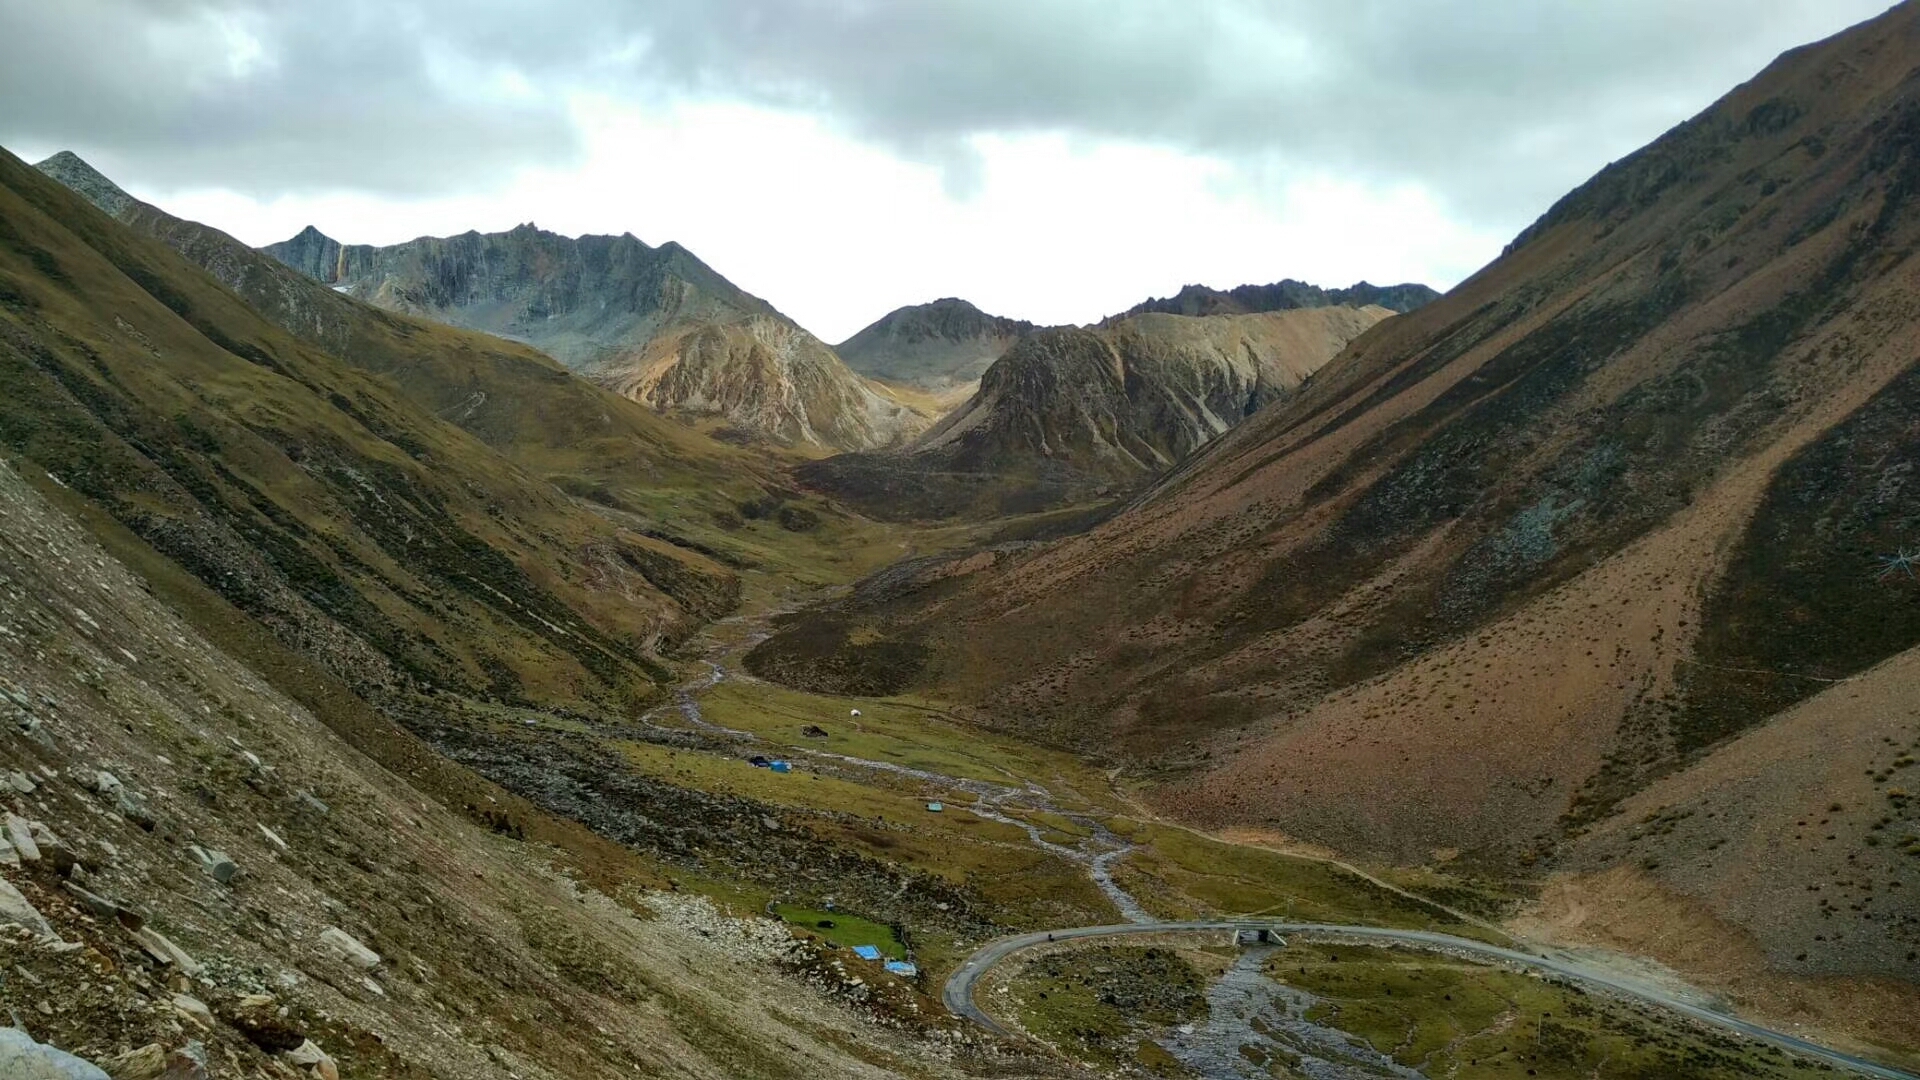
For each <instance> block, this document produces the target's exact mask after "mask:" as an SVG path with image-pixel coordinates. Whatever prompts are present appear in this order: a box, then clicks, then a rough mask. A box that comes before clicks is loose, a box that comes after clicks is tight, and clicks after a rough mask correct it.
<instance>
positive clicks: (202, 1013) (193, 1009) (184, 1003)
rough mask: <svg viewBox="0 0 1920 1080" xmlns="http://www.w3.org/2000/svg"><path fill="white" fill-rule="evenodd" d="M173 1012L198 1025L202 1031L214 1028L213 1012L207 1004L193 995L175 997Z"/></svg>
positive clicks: (177, 995)
mask: <svg viewBox="0 0 1920 1080" xmlns="http://www.w3.org/2000/svg"><path fill="white" fill-rule="evenodd" d="M173 1011H174V1012H177V1013H179V1014H180V1015H181V1016H184V1017H186V1018H187V1019H188V1020H191V1021H193V1022H194V1023H195V1024H198V1025H199V1026H200V1027H201V1028H202V1029H211V1028H212V1027H213V1010H212V1009H209V1008H207V1003H206V1002H204V1001H201V1000H200V999H199V998H197V997H194V996H193V995H192V994H175V995H173Z"/></svg>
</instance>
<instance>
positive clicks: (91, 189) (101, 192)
mask: <svg viewBox="0 0 1920 1080" xmlns="http://www.w3.org/2000/svg"><path fill="white" fill-rule="evenodd" d="M34 168H36V169H39V170H40V171H41V172H42V173H45V174H46V175H48V176H51V177H52V178H54V179H55V180H58V181H60V183H61V184H63V185H65V186H66V187H67V188H69V189H71V190H72V191H73V192H74V193H75V194H77V195H79V196H80V197H81V198H83V199H85V200H87V201H88V202H90V203H92V204H93V205H95V206H97V207H99V208H100V209H101V210H104V211H106V213H107V215H108V216H109V217H116V218H117V217H120V216H122V215H124V214H125V213H126V212H127V211H128V210H129V209H130V208H132V207H133V206H134V205H135V204H136V203H137V202H138V201H139V200H137V199H135V198H134V197H133V196H131V195H129V194H127V193H126V192H124V191H122V190H120V185H118V184H116V183H114V182H113V181H111V180H109V179H107V178H106V177H105V176H104V175H102V174H101V172H100V170H98V169H96V168H94V167H93V166H91V165H89V164H87V163H86V161H84V160H83V159H82V158H81V157H80V155H78V154H76V153H74V152H73V151H71V150H62V151H60V152H59V153H57V154H55V155H53V156H52V157H50V158H48V159H46V160H45V161H42V162H40V163H39V164H38V165H35V166H34Z"/></svg>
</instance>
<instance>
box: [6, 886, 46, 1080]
mask: <svg viewBox="0 0 1920 1080" xmlns="http://www.w3.org/2000/svg"><path fill="white" fill-rule="evenodd" d="M0 923H11V924H12V925H14V926H24V927H26V928H27V929H29V930H31V931H33V932H34V933H35V934H38V935H40V936H41V937H54V936H55V934H54V932H53V925H52V924H51V923H49V922H47V917H46V916H45V915H42V914H40V909H38V908H36V907H34V906H33V905H32V904H31V903H29V902H28V901H27V898H26V897H25V896H23V895H21V893H20V890H19V889H16V888H14V887H13V883H12V882H10V881H8V880H7V879H6V878H0ZM5 1075H6V1073H4V1072H0V1076H5Z"/></svg>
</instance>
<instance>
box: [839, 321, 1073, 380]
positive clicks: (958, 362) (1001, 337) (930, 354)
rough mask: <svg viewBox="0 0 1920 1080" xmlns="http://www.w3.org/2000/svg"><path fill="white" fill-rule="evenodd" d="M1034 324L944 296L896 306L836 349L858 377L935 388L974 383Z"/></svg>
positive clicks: (1028, 331)
mask: <svg viewBox="0 0 1920 1080" xmlns="http://www.w3.org/2000/svg"><path fill="white" fill-rule="evenodd" d="M1034 330H1035V327H1034V325H1033V324H1032V323H1030V322H1025V321H1022V320H1018V319H1004V318H1001V317H1000V316H997V315H989V314H987V313H986V312H984V311H981V310H980V309H979V308H977V307H974V306H973V305H972V304H969V303H968V302H966V301H965V300H959V299H954V298H952V297H948V298H946V299H943V300H935V301H933V302H932V303H930V304H915V305H913V306H911V307H903V308H897V309H895V310H893V311H890V312H888V313H887V314H886V315H884V316H882V317H881V318H880V319H879V320H878V321H877V322H875V323H874V324H873V325H871V326H869V327H867V328H866V329H864V330H862V331H860V332H859V333H857V334H855V335H853V336H852V337H850V338H848V339H847V340H845V341H843V342H841V343H840V344H839V345H838V346H836V347H835V351H836V352H838V353H839V354H840V356H841V358H842V359H844V360H846V362H847V366H849V367H851V368H853V370H855V371H858V372H860V373H861V374H862V375H871V376H873V377H875V378H878V379H888V380H891V381H894V382H903V383H909V384H911V385H914V386H918V387H920V388H922V389H925V390H932V391H935V392H938V391H942V390H948V389H951V388H953V387H957V386H963V385H965V384H967V383H972V382H977V381H978V380H979V378H980V376H981V375H982V374H984V373H985V372H986V370H987V368H988V367H989V366H990V365H992V363H993V362H994V361H995V360H998V359H999V358H1000V354H1001V353H1004V352H1006V351H1007V349H1008V348H1009V347H1010V346H1011V345H1012V344H1013V343H1014V342H1015V341H1018V340H1019V339H1020V338H1021V337H1022V336H1024V335H1026V334H1030V333H1032V332H1033V331H1034Z"/></svg>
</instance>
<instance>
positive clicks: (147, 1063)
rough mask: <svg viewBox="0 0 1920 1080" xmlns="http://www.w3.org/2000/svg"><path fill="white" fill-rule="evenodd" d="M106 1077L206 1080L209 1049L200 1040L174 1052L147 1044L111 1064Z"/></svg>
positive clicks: (121, 1078)
mask: <svg viewBox="0 0 1920 1080" xmlns="http://www.w3.org/2000/svg"><path fill="white" fill-rule="evenodd" d="M107 1075H109V1076H111V1077H112V1078H113V1080H207V1049H206V1047H204V1046H202V1045H201V1044H200V1043H199V1042H197V1041H195V1042H189V1043H187V1044H186V1045H185V1046H183V1047H181V1048H180V1049H178V1050H173V1051H168V1050H167V1048H166V1047H164V1046H161V1045H160V1044H159V1043H148V1044H147V1045H145V1046H143V1047H141V1048H139V1049H138V1050H129V1051H127V1052H126V1053H124V1054H121V1055H120V1056H119V1057H116V1058H113V1059H112V1060H110V1061H108V1062H107Z"/></svg>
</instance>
